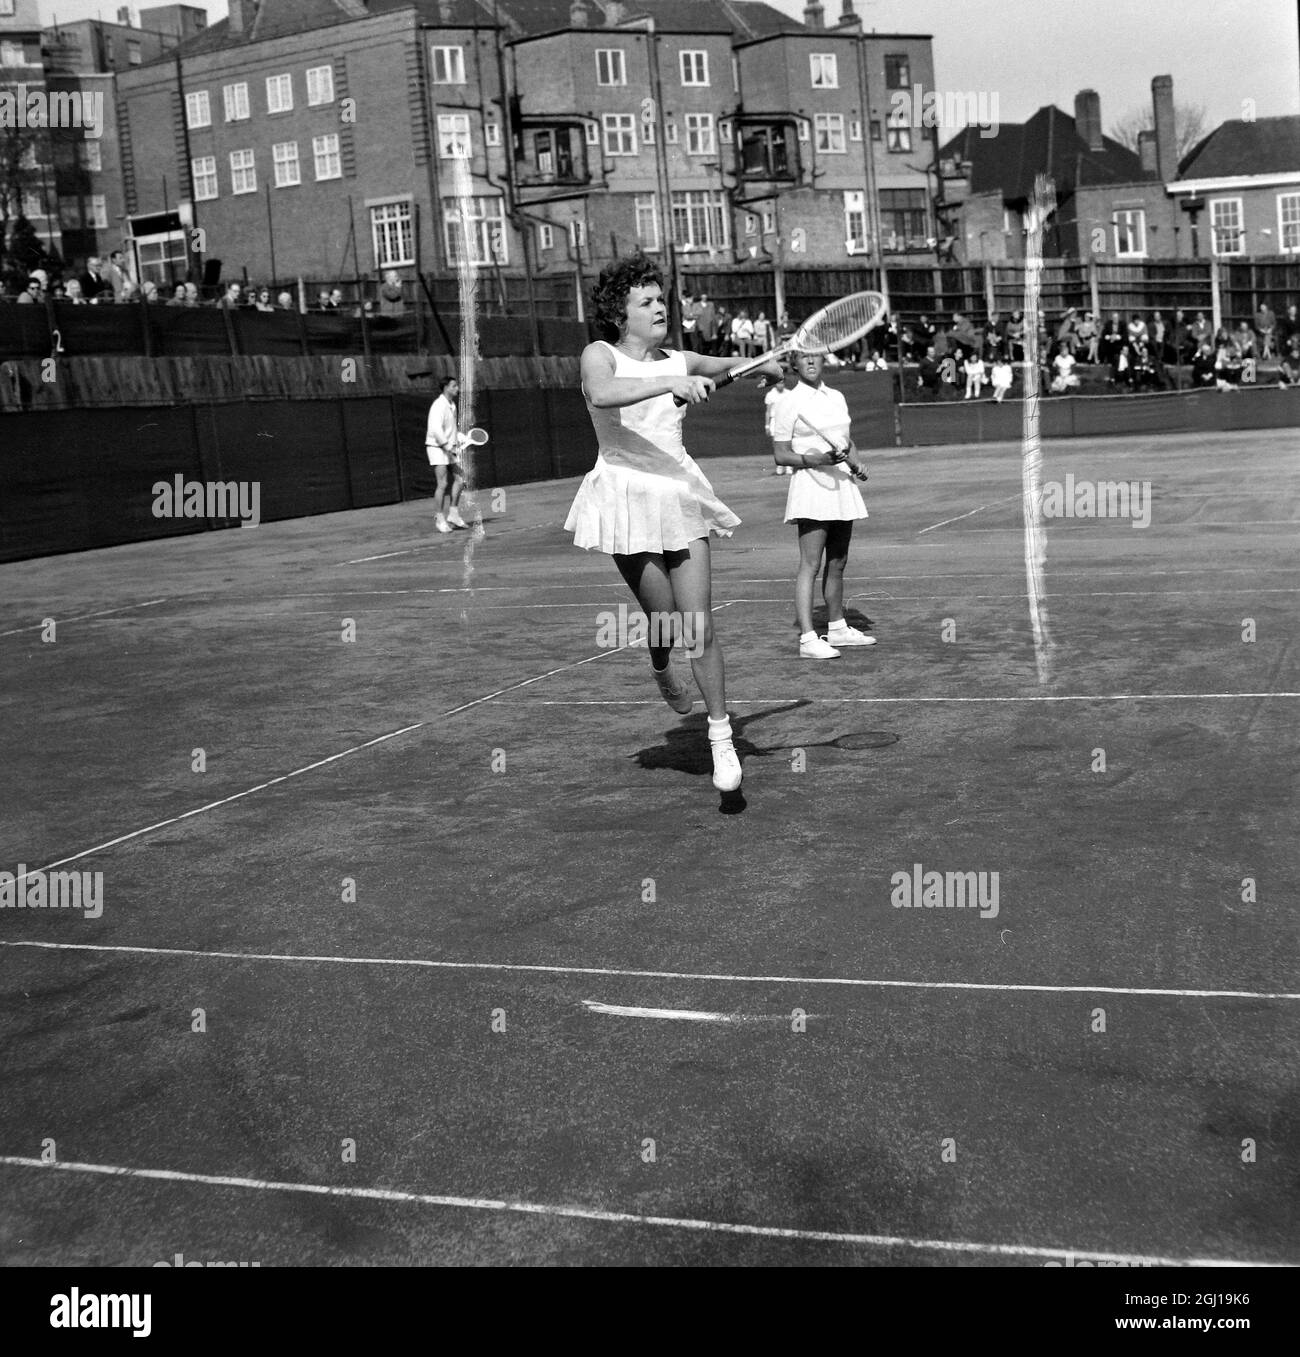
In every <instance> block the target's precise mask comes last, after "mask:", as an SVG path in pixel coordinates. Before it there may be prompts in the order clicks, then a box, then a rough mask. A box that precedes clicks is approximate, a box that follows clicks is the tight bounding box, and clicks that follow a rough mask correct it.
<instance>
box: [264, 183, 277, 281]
mask: <svg viewBox="0 0 1300 1357" xmlns="http://www.w3.org/2000/svg"><path fill="white" fill-rule="evenodd" d="M266 234H267V235H268V236H269V237H270V241H271V286H272V287H274V286H275V280H276V272H275V222H274V220H273V219H272V217H271V185H270V183H269V182H268V183H267V185H266Z"/></svg>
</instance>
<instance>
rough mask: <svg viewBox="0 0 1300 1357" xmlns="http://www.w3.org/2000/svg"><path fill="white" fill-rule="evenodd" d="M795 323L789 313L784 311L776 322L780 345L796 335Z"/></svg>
mask: <svg viewBox="0 0 1300 1357" xmlns="http://www.w3.org/2000/svg"><path fill="white" fill-rule="evenodd" d="M794 329H795V326H794V321H792V320H791V319H790V313H789V312H788V311H782V312H781V315H780V317H779V318H778V320H777V322H776V337H777V341H778V342H779V343H782V344H784V343H785V341H786V340H787V339H789V338H790V336H791V335H792V334H794Z"/></svg>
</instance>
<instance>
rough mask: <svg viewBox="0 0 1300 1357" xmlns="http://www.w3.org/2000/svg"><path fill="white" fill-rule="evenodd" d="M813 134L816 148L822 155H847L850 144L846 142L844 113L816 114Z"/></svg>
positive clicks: (814, 115)
mask: <svg viewBox="0 0 1300 1357" xmlns="http://www.w3.org/2000/svg"><path fill="white" fill-rule="evenodd" d="M813 132H814V135H815V136H816V138H817V141H816V143H815V144H816V147H817V149H818V151H820V152H821V153H822V155H846V154H847V153H848V149H849V148H848V143H847V142H846V141H845V140H844V114H843V113H814V114H813Z"/></svg>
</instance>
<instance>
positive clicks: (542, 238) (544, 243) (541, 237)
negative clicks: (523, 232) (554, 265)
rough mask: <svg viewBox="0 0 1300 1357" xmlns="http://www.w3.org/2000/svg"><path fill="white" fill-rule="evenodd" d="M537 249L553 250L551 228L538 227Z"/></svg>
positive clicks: (553, 243) (553, 235)
mask: <svg viewBox="0 0 1300 1357" xmlns="http://www.w3.org/2000/svg"><path fill="white" fill-rule="evenodd" d="M537 248H538V249H539V250H551V249H554V248H555V228H554V227H553V226H539V227H538V228H537Z"/></svg>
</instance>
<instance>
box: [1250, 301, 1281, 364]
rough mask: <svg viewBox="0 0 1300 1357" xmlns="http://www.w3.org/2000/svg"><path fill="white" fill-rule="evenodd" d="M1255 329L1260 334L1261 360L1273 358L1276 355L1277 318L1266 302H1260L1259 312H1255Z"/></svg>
mask: <svg viewBox="0 0 1300 1357" xmlns="http://www.w3.org/2000/svg"><path fill="white" fill-rule="evenodd" d="M1255 329H1256V330H1257V331H1258V333H1259V356H1260V358H1272V357H1273V356H1274V354H1275V353H1276V347H1275V345H1274V340H1275V339H1276V338H1277V317H1276V316H1275V315H1274V314H1273V308H1272V307H1270V306H1269V304H1268V303H1267V302H1266V301H1265V302H1260V304H1259V310H1258V311H1256V312H1255Z"/></svg>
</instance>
